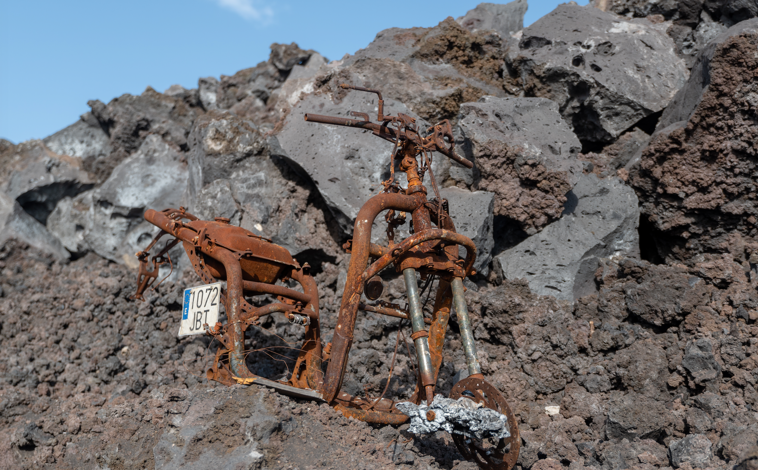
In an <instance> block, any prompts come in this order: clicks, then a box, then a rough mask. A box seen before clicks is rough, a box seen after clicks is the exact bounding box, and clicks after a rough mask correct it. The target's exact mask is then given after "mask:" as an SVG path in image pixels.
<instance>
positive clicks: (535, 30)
mask: <svg viewBox="0 0 758 470" xmlns="http://www.w3.org/2000/svg"><path fill="white" fill-rule="evenodd" d="M506 69H507V74H506V78H505V83H506V87H507V88H508V89H509V90H510V91H511V92H512V93H515V94H519V93H522V94H524V95H526V96H539V97H544V98H549V99H551V100H553V101H555V102H556V103H558V106H559V107H560V109H561V114H562V115H563V117H564V118H565V119H566V121H567V122H569V123H570V124H571V125H572V126H573V128H574V132H575V133H576V134H577V135H578V136H579V139H580V140H582V141H583V142H599V143H607V142H612V141H613V140H615V138H616V137H618V136H619V135H620V134H621V133H622V132H624V131H625V130H627V129H629V128H631V127H632V126H634V125H635V124H636V123H638V122H639V121H640V120H642V119H644V118H645V117H647V116H650V115H651V114H654V113H657V112H660V111H662V110H663V109H664V108H665V107H666V106H667V105H668V103H669V102H670V101H671V99H672V98H673V97H674V94H676V92H677V91H678V90H679V88H681V87H682V85H684V83H685V82H686V80H687V77H688V72H687V68H686V66H685V63H684V61H683V60H682V59H680V58H679V57H677V55H676V53H675V51H674V42H673V41H672V39H671V38H670V37H668V36H667V35H666V26H665V25H662V24H659V25H656V24H653V23H651V22H649V21H647V20H644V19H633V20H627V19H622V18H619V17H618V16H616V15H613V14H610V13H605V12H603V11H601V10H599V9H597V8H591V7H579V6H575V5H566V4H564V5H560V6H559V7H558V8H556V9H555V10H554V11H553V12H551V13H549V14H548V15H546V16H544V17H542V18H541V19H539V20H538V21H537V22H535V23H534V24H532V25H531V26H529V27H528V28H525V29H524V30H523V36H522V38H521V41H520V42H519V46H518V47H517V48H512V49H511V50H510V51H509V52H508V56H507V58H506Z"/></svg>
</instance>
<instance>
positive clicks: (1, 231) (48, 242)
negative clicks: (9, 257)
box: [0, 192, 69, 296]
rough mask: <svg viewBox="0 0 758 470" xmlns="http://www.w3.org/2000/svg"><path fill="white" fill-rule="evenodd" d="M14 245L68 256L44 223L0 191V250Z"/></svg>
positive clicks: (53, 254)
mask: <svg viewBox="0 0 758 470" xmlns="http://www.w3.org/2000/svg"><path fill="white" fill-rule="evenodd" d="M9 245H10V246H9ZM16 245H20V246H24V245H31V246H33V247H35V248H37V249H38V250H40V251H41V252H44V253H47V254H50V255H52V256H53V257H55V258H57V259H59V260H65V259H67V258H68V256H69V254H68V252H67V251H66V250H65V249H64V248H63V246H62V245H61V243H60V242H59V241H58V240H57V239H56V238H55V237H53V236H51V235H50V233H49V232H48V231H47V229H45V226H44V225H42V224H40V223H39V222H37V221H36V220H34V218H33V217H32V216H30V215H29V214H28V213H26V212H25V211H24V209H23V208H22V207H21V206H20V205H19V204H18V202H16V201H15V200H13V199H12V198H10V197H8V196H7V195H5V194H3V193H2V192H0V250H8V251H12V250H13V247H14V246H16ZM0 292H2V289H0ZM0 296H2V294H0Z"/></svg>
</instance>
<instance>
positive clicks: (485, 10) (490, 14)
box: [455, 0, 528, 38]
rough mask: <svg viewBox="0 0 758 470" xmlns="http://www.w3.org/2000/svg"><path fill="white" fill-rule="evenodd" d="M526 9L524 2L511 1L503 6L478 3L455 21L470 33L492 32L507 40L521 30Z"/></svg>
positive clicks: (524, 0) (520, 0)
mask: <svg viewBox="0 0 758 470" xmlns="http://www.w3.org/2000/svg"><path fill="white" fill-rule="evenodd" d="M527 8H528V5H527V3H526V0H513V1H511V2H509V3H506V4H504V5H503V4H497V3H480V4H479V5H477V6H476V8H474V9H473V10H469V11H468V12H467V13H466V14H465V15H464V16H462V17H460V18H458V19H456V20H455V21H457V22H458V24H460V25H461V26H463V27H464V28H466V29H467V30H469V31H471V32H475V31H478V30H492V31H497V32H498V34H500V36H502V37H504V38H507V37H508V36H510V35H511V34H513V33H516V32H518V31H521V29H523V27H524V15H525V14H526V9H527Z"/></svg>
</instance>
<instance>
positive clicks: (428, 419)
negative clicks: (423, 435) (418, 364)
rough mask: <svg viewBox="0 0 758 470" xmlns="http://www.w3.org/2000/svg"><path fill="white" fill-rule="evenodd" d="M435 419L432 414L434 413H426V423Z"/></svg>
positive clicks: (434, 415)
mask: <svg viewBox="0 0 758 470" xmlns="http://www.w3.org/2000/svg"><path fill="white" fill-rule="evenodd" d="M436 417H437V415H436V414H434V411H432V410H429V411H427V412H426V420H427V421H434V419H435V418H436Z"/></svg>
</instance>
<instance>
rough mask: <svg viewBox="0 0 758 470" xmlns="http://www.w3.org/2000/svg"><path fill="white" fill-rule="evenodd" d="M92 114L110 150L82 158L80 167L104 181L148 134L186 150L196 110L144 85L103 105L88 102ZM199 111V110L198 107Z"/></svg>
mask: <svg viewBox="0 0 758 470" xmlns="http://www.w3.org/2000/svg"><path fill="white" fill-rule="evenodd" d="M88 104H89V105H90V108H91V109H92V115H93V116H94V117H95V118H96V119H97V122H98V124H99V125H100V126H101V127H102V128H103V129H104V130H105V132H107V133H108V136H109V137H110V146H111V149H112V151H111V153H110V154H109V155H108V156H107V157H104V158H98V157H92V158H90V159H86V160H85V161H84V169H85V170H87V171H88V172H90V173H92V174H94V175H95V176H96V180H97V181H98V182H99V183H102V182H104V181H105V180H106V179H108V177H109V176H110V174H111V171H113V168H115V167H116V165H118V164H119V163H120V162H121V161H123V160H124V159H125V158H126V157H128V156H129V155H131V154H132V153H134V152H136V151H137V150H138V149H139V148H140V146H141V145H142V143H143V142H144V141H145V139H146V138H147V136H148V135H157V136H160V137H161V138H162V139H163V140H164V141H165V142H167V143H168V144H169V145H172V146H174V148H175V149H176V150H187V148H188V143H187V137H188V135H189V132H190V128H191V126H192V122H193V121H194V120H195V118H196V117H197V114H198V110H197V109H196V108H193V107H191V106H189V105H188V104H187V103H186V102H185V101H184V100H183V99H181V98H178V97H173V96H169V95H164V94H162V93H158V92H157V91H155V90H153V89H152V88H150V87H148V88H147V89H146V90H145V91H144V92H143V93H142V94H141V95H139V96H133V95H129V94H125V95H122V96H120V97H118V98H114V99H113V100H112V101H111V102H110V103H108V104H107V105H105V104H103V103H102V102H100V101H97V100H94V101H90V102H89V103H88ZM201 112H202V111H201Z"/></svg>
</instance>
